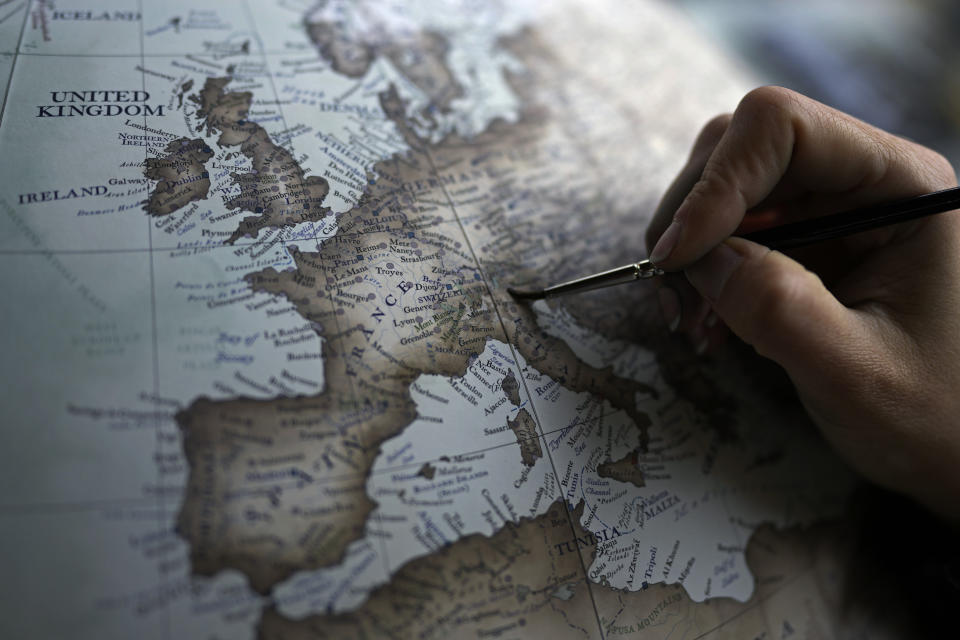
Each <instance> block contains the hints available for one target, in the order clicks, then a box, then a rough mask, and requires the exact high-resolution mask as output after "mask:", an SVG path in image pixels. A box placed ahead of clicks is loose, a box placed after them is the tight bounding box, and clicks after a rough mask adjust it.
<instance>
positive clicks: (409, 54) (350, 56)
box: [306, 20, 463, 111]
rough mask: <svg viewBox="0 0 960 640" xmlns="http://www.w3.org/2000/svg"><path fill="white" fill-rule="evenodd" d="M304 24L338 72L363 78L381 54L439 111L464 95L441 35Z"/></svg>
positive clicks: (321, 51) (351, 76) (320, 22)
mask: <svg viewBox="0 0 960 640" xmlns="http://www.w3.org/2000/svg"><path fill="white" fill-rule="evenodd" d="M306 27H307V34H308V36H309V37H310V40H311V41H312V42H313V44H314V46H316V47H317V50H318V51H319V52H320V55H321V56H322V57H323V58H324V59H325V60H327V61H328V62H329V63H330V65H331V66H332V67H333V69H334V71H336V72H337V73H341V74H343V75H345V76H348V77H350V78H358V79H359V78H362V77H363V76H365V75H366V74H367V71H369V70H370V65H371V64H373V61H374V60H376V59H377V57H384V58H387V59H389V60H390V62H391V63H393V65H394V67H396V69H397V70H398V71H399V72H400V73H401V74H403V76H404V77H406V78H407V80H409V81H410V82H412V83H413V84H414V85H416V87H417V88H419V89H420V90H421V91H423V92H424V93H425V94H426V95H427V96H428V97H429V99H430V104H431V105H433V106H434V107H435V108H437V109H439V110H441V111H448V110H449V109H450V102H451V101H452V100H454V99H456V98H459V97H461V96H462V95H463V87H461V86H460V83H458V82H457V80H456V78H455V77H454V75H453V73H452V72H451V71H450V68H449V66H448V65H447V53H448V52H449V49H450V46H449V44H448V43H447V40H446V38H445V37H444V36H443V35H442V34H439V33H436V32H432V31H419V32H415V33H394V32H391V31H388V30H387V29H385V28H383V27H381V26H379V25H376V26H374V27H373V28H371V29H370V30H369V31H366V32H364V33H357V32H355V31H353V30H351V29H350V28H348V27H346V26H345V25H344V24H343V23H336V22H330V21H325V20H318V21H315V22H308V23H307V24H306Z"/></svg>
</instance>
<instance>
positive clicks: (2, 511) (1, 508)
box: [0, 411, 621, 517]
mask: <svg viewBox="0 0 960 640" xmlns="http://www.w3.org/2000/svg"><path fill="white" fill-rule="evenodd" d="M619 413H621V412H619V411H615V412H612V413H601V414H600V415H598V416H594V417H592V418H590V419H589V420H586V421H585V422H583V423H581V424H589V423H591V422H599V421H601V420H605V419H606V418H609V417H612V416H615V415H618V414H619ZM570 427H571V425H565V426H562V427H556V428H554V429H551V430H549V431H545V432H543V434H542V435H536V436H531V437H526V438H521V439H519V440H504V441H503V442H500V443H498V444H492V445H490V446H488V447H483V448H480V449H471V450H468V451H459V452H453V453H446V454H443V455H445V456H446V457H448V458H454V457H457V456H472V455H476V454H478V453H487V452H489V451H495V450H497V449H503V448H506V447H512V446H514V445H517V446H521V445H522V443H524V442H528V441H530V440H543V441H544V443H546V442H547V437H548V436H551V435H553V434H556V433H560V432H562V431H564V430H566V429H569V428H570ZM425 463H430V464H443V463H444V461H443V460H441V459H440V457H436V458H425V459H422V460H417V461H416V462H408V463H404V464H398V465H392V466H389V467H382V468H380V469H377V470H376V471H374V470H372V469H371V471H370V472H369V473H368V474H367V477H368V478H372V477H374V476H381V475H387V474H391V473H397V472H399V471H409V470H411V469H414V468H417V467H421V466H423V465H424V464H425ZM360 475H362V474H359V473H345V474H338V475H331V476H326V477H325V478H323V479H322V480H317V481H316V484H317V486H324V485H326V484H333V483H337V482H340V481H342V480H349V479H354V478H356V477H358V476H360ZM297 483H298V481H291V482H289V483H287V484H284V483H277V486H280V487H287V486H291V487H292V486H296V485H297ZM152 502H153V500H152V498H144V497H140V498H133V497H132V498H116V499H111V500H76V501H70V502H59V503H40V502H38V503H23V504H13V505H0V517H3V516H4V515H9V514H12V513H19V512H33V511H42V510H45V509H50V510H51V511H57V510H61V511H66V510H79V509H91V510H94V509H102V508H106V507H108V506H109V505H111V504H114V503H117V504H131V505H133V504H139V505H146V504H151V503H152Z"/></svg>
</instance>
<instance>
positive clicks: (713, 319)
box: [704, 311, 720, 329]
mask: <svg viewBox="0 0 960 640" xmlns="http://www.w3.org/2000/svg"><path fill="white" fill-rule="evenodd" d="M719 320H720V318H719V316H717V314H716V313H714V312H713V311H711V312H710V313H708V314H707V319H706V320H705V321H704V324H706V325H707V328H708V329H712V328H714V327H715V326H717V322H718V321H719Z"/></svg>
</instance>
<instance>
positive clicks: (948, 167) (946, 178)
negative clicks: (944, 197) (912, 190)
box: [926, 149, 957, 186]
mask: <svg viewBox="0 0 960 640" xmlns="http://www.w3.org/2000/svg"><path fill="white" fill-rule="evenodd" d="M926 151H927V154H928V160H927V162H928V164H929V165H930V174H931V176H932V177H934V179H935V180H936V182H937V185H938V186H947V185H955V184H957V172H956V170H955V169H954V168H953V165H952V164H950V161H949V160H947V158H946V157H945V156H944V155H943V154H941V153H938V152H936V151H934V150H933V149H926Z"/></svg>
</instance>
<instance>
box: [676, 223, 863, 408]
mask: <svg viewBox="0 0 960 640" xmlns="http://www.w3.org/2000/svg"><path fill="white" fill-rule="evenodd" d="M685 273H686V276H687V279H688V280H689V281H690V284H692V285H693V287H694V288H695V289H697V291H698V292H699V293H700V295H702V296H703V297H704V298H706V300H707V301H708V302H710V304H711V305H712V306H713V310H714V312H715V313H716V314H717V316H719V317H720V319H722V320H723V321H724V323H726V325H727V326H728V327H729V328H730V329H731V331H733V332H734V333H735V334H736V335H737V336H739V337H740V338H741V339H742V340H743V341H744V342H747V343H748V344H750V345H752V346H753V347H754V348H755V349H756V350H757V352H758V353H759V354H760V355H762V356H765V357H767V358H770V359H771V360H774V361H776V362H777V363H779V364H780V365H781V366H782V367H783V368H784V369H786V371H787V373H788V374H789V375H790V377H791V378H792V379H793V381H794V384H796V385H797V386H798V387H800V388H804V387H806V388H808V389H810V388H817V387H820V386H821V385H822V384H823V382H824V376H825V372H828V371H831V370H833V371H836V365H837V363H838V362H849V361H850V359H851V358H856V357H857V355H858V354H860V353H862V350H863V348H864V347H865V346H866V345H864V341H865V333H869V332H865V331H864V329H865V327H864V326H863V325H862V320H861V319H860V318H859V317H858V316H857V314H856V313H855V312H854V311H851V310H850V309H848V308H847V307H845V306H843V304H841V303H840V301H838V300H837V299H836V298H835V297H834V296H833V294H832V293H830V292H829V291H828V290H827V288H826V287H825V286H824V284H823V282H821V280H820V278H818V277H817V276H816V275H815V274H814V273H812V272H810V271H808V270H807V269H805V268H804V267H803V265H801V264H800V263H798V262H796V261H794V260H793V259H791V258H789V257H787V256H786V255H784V254H782V253H780V252H778V251H771V250H770V249H768V248H766V247H764V246H762V245H759V244H756V243H753V242H750V241H748V240H744V239H742V238H728V239H727V240H726V241H724V242H723V243H721V244H719V245H717V246H716V247H715V248H713V249H712V250H711V251H710V252H708V253H707V254H706V255H705V256H704V257H703V258H701V259H700V260H698V261H697V262H695V263H693V264H692V265H690V266H689V267H688V268H687V269H686V271H685ZM853 361H856V360H853Z"/></svg>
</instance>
